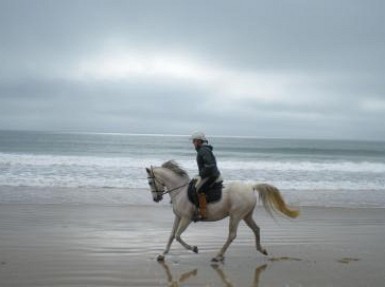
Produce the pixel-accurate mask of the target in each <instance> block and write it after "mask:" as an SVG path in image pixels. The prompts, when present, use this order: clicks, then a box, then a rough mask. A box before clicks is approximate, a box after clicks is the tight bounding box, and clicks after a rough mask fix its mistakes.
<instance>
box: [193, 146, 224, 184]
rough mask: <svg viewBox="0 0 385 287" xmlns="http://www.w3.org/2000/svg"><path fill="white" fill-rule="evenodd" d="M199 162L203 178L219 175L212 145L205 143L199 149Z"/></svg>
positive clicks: (200, 173)
mask: <svg viewBox="0 0 385 287" xmlns="http://www.w3.org/2000/svg"><path fill="white" fill-rule="evenodd" d="M197 164H198V169H199V176H200V177H201V178H205V177H218V176H219V175H220V172H219V170H218V167H217V161H216V159H215V156H214V154H213V147H212V146H211V145H208V144H205V143H204V144H203V145H202V146H201V147H200V148H198V149H197Z"/></svg>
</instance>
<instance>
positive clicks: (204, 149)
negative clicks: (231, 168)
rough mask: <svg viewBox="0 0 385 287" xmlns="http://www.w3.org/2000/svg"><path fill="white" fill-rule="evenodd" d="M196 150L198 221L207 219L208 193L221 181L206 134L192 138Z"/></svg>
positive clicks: (198, 134) (199, 134)
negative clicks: (211, 187) (213, 185)
mask: <svg viewBox="0 0 385 287" xmlns="http://www.w3.org/2000/svg"><path fill="white" fill-rule="evenodd" d="M191 139H192V142H193V144H194V147H195V150H196V151H197V164H198V169H199V176H197V177H196V178H195V180H196V183H195V188H196V192H197V193H198V199H199V214H197V217H198V218H197V220H202V219H206V218H207V199H206V193H207V191H208V190H209V188H210V186H211V185H212V184H213V183H214V182H218V181H221V178H220V172H219V169H218V167H217V162H216V159H215V156H214V154H213V147H212V146H211V145H209V144H208V140H207V138H206V136H205V134H204V133H202V132H195V133H193V135H192V136H191Z"/></svg>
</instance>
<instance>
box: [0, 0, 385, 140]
mask: <svg viewBox="0 0 385 287" xmlns="http://www.w3.org/2000/svg"><path fill="white" fill-rule="evenodd" d="M0 129H15V130H53V131H86V132H121V133H166V134H189V133H191V132H192V131H195V130H203V131H205V132H206V133H207V134H209V135H237V136H257V137H290V138H337V139H362V140H385V1H383V0H378V1H372V0H363V1H357V0H338V1H335V0H330V1H329V0H319V1H308V0H302V1H299V0H285V1H271V0H270V1H256V0H250V1H239V0H238V1H225V0H218V1H211V0H210V1H209V0H202V1H199V0H194V1H187V0H186V1H183V0H176V1H161V0H153V1H145V0H139V1H128V0H127V1H116V0H110V1H96V0H92V1H84V0H82V1H80V0H79V1H69V0H62V1H59V0H58V1H55V0H46V1H39V0H25V1H17V0H0Z"/></svg>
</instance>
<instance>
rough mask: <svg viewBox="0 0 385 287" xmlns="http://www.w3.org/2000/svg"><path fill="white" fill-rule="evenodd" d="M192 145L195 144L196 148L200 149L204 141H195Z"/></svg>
mask: <svg viewBox="0 0 385 287" xmlns="http://www.w3.org/2000/svg"><path fill="white" fill-rule="evenodd" d="M192 143H193V145H194V147H195V148H198V147H200V146H201V144H202V141H200V140H193V141H192Z"/></svg>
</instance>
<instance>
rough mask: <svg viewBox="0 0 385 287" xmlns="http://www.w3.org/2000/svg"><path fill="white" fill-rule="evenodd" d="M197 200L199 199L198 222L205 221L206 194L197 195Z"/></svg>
mask: <svg viewBox="0 0 385 287" xmlns="http://www.w3.org/2000/svg"><path fill="white" fill-rule="evenodd" d="M198 199H199V216H200V220H205V219H207V199H206V194H204V193H203V192H201V193H198Z"/></svg>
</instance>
